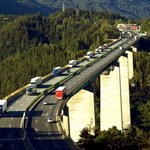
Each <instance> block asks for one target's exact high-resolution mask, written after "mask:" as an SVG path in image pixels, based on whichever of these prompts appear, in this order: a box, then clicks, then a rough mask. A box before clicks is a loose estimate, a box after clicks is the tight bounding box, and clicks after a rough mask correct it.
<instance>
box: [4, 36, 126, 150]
mask: <svg viewBox="0 0 150 150" xmlns="http://www.w3.org/2000/svg"><path fill="white" fill-rule="evenodd" d="M128 40H129V39H128ZM128 40H127V41H128ZM127 41H125V42H123V43H121V44H120V45H122V44H124V43H126V42H127ZM117 42H118V41H115V43H117ZM112 44H114V43H111V44H110V45H112ZM110 45H109V46H110ZM120 45H118V46H116V47H115V48H113V49H111V51H110V52H112V51H113V50H115V49H116V48H119V46H120ZM110 52H107V53H106V54H103V55H102V56H100V57H98V58H97V59H95V60H94V61H92V62H91V63H88V64H87V65H85V66H83V67H81V68H80V69H78V70H77V71H75V72H73V73H71V74H69V75H67V76H66V77H65V78H63V79H62V80H60V81H58V82H57V83H55V84H53V85H52V86H50V87H49V88H47V89H46V90H44V91H43V92H42V93H41V94H39V95H38V96H37V97H36V98H35V99H34V100H33V101H32V103H31V104H30V105H29V106H28V107H27V109H26V111H25V116H23V120H22V123H21V124H23V125H22V131H23V134H22V136H23V139H24V144H25V145H26V147H27V148H29V149H31V150H34V148H33V146H32V145H31V143H30V141H29V139H28V137H27V134H26V124H27V120H26V117H27V115H28V111H29V110H30V109H31V108H32V107H33V105H35V103H36V102H37V101H39V100H41V99H42V97H44V96H45V94H47V93H48V92H51V91H53V90H54V89H55V88H57V87H58V86H59V85H61V84H63V83H64V82H66V81H68V80H69V79H70V78H72V77H73V76H74V75H76V74H77V73H80V72H81V71H83V70H84V69H86V68H88V67H89V66H92V65H93V64H94V63H96V62H98V61H99V60H100V59H102V58H103V57H105V56H106V55H108V54H109V53H110ZM85 60H86V58H85V57H83V58H81V59H80V60H78V63H79V62H82V61H85ZM67 67H68V66H65V67H63V68H62V70H64V71H65V69H68V68H67ZM52 77H53V76H52V73H50V74H48V75H46V76H44V77H43V78H42V81H46V80H48V79H50V78H52ZM28 85H29V84H28ZM28 85H26V86H24V87H22V88H20V89H19V90H17V91H15V92H13V93H12V94H10V95H8V96H6V97H5V98H4V99H7V100H12V99H13V98H15V97H16V96H19V95H20V94H21V93H22V92H24V90H25V89H26V87H27V86H28ZM61 107H62V106H61ZM61 107H60V108H59V109H60V110H61V109H62V108H61ZM58 115H60V114H58ZM60 121H61V120H60ZM61 128H62V125H61ZM62 130H63V128H62ZM63 134H65V133H63ZM65 136H66V135H65ZM66 137H67V136H66ZM66 139H67V138H66ZM67 141H68V142H69V143H70V144H71V145H72V144H73V141H72V140H71V139H70V138H68V139H67ZM74 146H75V145H74Z"/></svg>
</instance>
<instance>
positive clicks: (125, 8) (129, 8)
mask: <svg viewBox="0 0 150 150" xmlns="http://www.w3.org/2000/svg"><path fill="white" fill-rule="evenodd" d="M63 3H64V4H65V8H71V9H82V10H88V11H108V12H113V13H116V14H120V15H122V16H126V17H127V18H133V19H137V18H146V17H149V15H150V9H149V8H150V1H149V0H144V1H141V0H136V1H135V0H82V1H79V0H63V1H62V0H0V13H1V14H3V13H4V14H15V15H22V14H30V13H38V12H40V13H42V14H43V15H49V13H53V12H56V11H60V10H62V6H63ZM8 8H9V9H8Z"/></svg>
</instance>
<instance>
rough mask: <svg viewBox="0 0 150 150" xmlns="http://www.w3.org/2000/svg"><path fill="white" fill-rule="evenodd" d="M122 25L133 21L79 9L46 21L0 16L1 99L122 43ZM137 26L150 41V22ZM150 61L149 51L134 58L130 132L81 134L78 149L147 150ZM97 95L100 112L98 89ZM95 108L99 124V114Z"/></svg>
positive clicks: (45, 19) (42, 18) (148, 138)
mask: <svg viewBox="0 0 150 150" xmlns="http://www.w3.org/2000/svg"><path fill="white" fill-rule="evenodd" d="M122 22H124V23H127V22H130V21H129V20H126V19H125V18H124V17H120V16H117V15H112V14H110V13H103V12H89V11H80V10H76V11H75V10H66V11H65V12H59V13H55V14H52V15H50V16H48V17H44V16H42V15H41V14H33V15H25V16H14V15H0V54H1V55H0V97H1V98H3V97H4V96H6V95H8V94H10V93H11V92H13V91H14V90H16V89H18V88H19V87H22V86H24V85H26V84H28V83H29V81H30V79H31V78H32V77H35V76H44V75H46V74H49V73H50V72H51V71H52V68H53V67H56V66H63V65H66V64H68V62H69V60H70V59H78V58H80V57H82V56H83V55H85V53H86V52H87V51H89V50H94V49H95V48H96V47H98V46H99V45H102V44H104V43H109V42H110V41H111V40H110V39H112V38H118V37H119V35H120V33H119V31H118V30H117V29H116V26H117V24H118V23H122ZM138 22H139V23H141V25H142V27H141V28H142V31H147V34H148V38H149V37H150V30H149V29H150V23H149V22H150V19H144V20H140V21H138ZM148 38H147V40H148ZM149 59H150V55H149V53H147V52H140V53H137V54H135V55H134V65H135V76H134V78H133V80H132V81H131V83H132V84H131V85H132V86H131V87H130V88H131V112H132V113H131V118H132V119H131V120H132V125H133V126H132V130H129V131H127V132H125V133H124V132H120V131H118V130H117V129H116V128H115V127H113V128H112V129H110V130H109V131H104V132H99V130H97V131H96V134H95V136H92V135H90V134H89V132H88V130H87V129H83V131H82V132H81V140H80V141H79V143H80V146H82V147H84V148H85V149H97V147H98V149H99V148H101V149H108V150H109V149H116V150H130V149H136V150H141V149H144V150H149V147H150V144H149V143H150V133H149V129H150V128H149V127H150V119H149V115H150V114H149V112H150V107H149V106H150V92H149V91H150V61H149ZM97 80H98V79H97ZM97 83H98V81H96V84H97ZM97 85H98V86H99V85H100V84H97ZM97 89H99V87H98V88H97ZM96 96H97V101H96V106H97V109H99V105H100V104H99V99H98V98H99V97H98V96H99V94H98V90H97V91H96ZM97 109H96V114H97V116H96V119H97V121H98V120H99V112H100V111H99V110H97ZM95 146H97V147H95Z"/></svg>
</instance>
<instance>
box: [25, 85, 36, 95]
mask: <svg viewBox="0 0 150 150" xmlns="http://www.w3.org/2000/svg"><path fill="white" fill-rule="evenodd" d="M36 93H37V88H36V84H30V85H29V86H28V87H27V88H26V94H27V95H34V94H36Z"/></svg>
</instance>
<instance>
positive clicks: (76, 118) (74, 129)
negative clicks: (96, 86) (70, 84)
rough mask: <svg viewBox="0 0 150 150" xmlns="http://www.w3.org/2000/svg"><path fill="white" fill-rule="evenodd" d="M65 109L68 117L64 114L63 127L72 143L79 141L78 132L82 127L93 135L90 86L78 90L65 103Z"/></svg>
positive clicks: (93, 115)
mask: <svg viewBox="0 0 150 150" xmlns="http://www.w3.org/2000/svg"><path fill="white" fill-rule="evenodd" d="M67 109H68V110H67ZM67 109H66V110H67V111H68V116H67V115H65V114H66V113H65V112H64V115H63V119H64V120H63V126H64V128H65V131H66V133H67V134H68V135H69V136H70V137H71V138H72V140H73V141H74V142H77V141H78V140H79V138H80V136H79V135H80V132H81V131H82V129H83V128H84V127H88V128H91V129H92V130H91V134H94V132H93V131H94V130H93V129H94V127H95V107H94V94H93V90H92V86H90V87H88V88H86V89H82V90H80V91H79V92H78V93H77V94H75V95H74V96H73V97H71V99H70V100H69V101H68V103H67ZM67 117H68V119H67ZM67 123H68V125H67ZM67 130H69V131H67Z"/></svg>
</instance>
